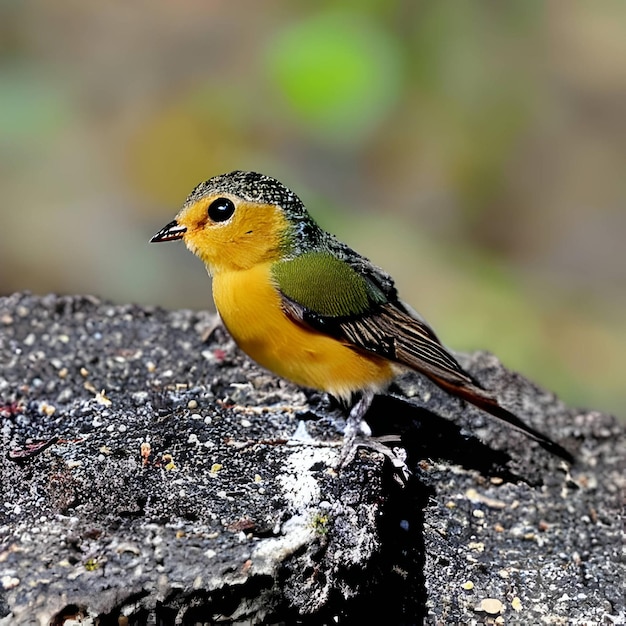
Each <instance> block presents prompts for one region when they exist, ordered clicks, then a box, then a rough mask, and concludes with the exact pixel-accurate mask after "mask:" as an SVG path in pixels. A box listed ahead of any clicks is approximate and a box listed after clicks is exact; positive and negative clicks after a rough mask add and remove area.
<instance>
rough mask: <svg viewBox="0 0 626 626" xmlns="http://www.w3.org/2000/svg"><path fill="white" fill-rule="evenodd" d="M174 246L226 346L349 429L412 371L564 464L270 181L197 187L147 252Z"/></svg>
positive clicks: (369, 269)
mask: <svg viewBox="0 0 626 626" xmlns="http://www.w3.org/2000/svg"><path fill="white" fill-rule="evenodd" d="M177 239H182V240H183V241H184V242H185V244H186V246H187V248H188V249H189V250H190V251H191V252H193V253H194V254H195V255H197V256H198V257H200V259H202V261H204V263H205V265H206V267H207V270H208V272H209V274H210V275H211V276H212V278H213V298H214V300H215V306H216V308H217V310H218V312H219V314H220V316H221V318H222V321H223V323H224V325H225V326H226V328H227V330H228V331H229V333H230V334H231V335H232V337H233V339H234V340H235V342H236V343H237V345H238V346H239V347H240V348H241V349H242V350H243V351H244V352H246V353H247V354H248V355H249V356H250V357H252V359H254V360H255V361H256V362H257V363H259V364H260V365H262V366H263V367H265V368H267V369H268V370H270V371H272V372H274V373H275V374H278V375H279V376H281V377H283V378H286V379H288V380H291V381H292V382H294V383H297V384H298V385H301V386H304V387H309V388H313V389H317V390H320V391H324V392H327V393H329V394H331V395H332V396H334V397H335V398H337V399H338V400H339V401H340V402H342V403H343V404H344V406H345V407H346V408H348V409H350V411H349V420H352V423H353V424H355V423H357V424H358V423H360V422H361V420H362V419H363V417H364V415H365V413H366V412H367V410H368V408H369V407H370V405H371V402H372V400H373V398H374V395H375V394H376V393H380V392H383V391H384V390H385V389H386V388H387V387H388V385H389V384H390V383H391V382H392V381H393V379H394V378H395V377H396V376H398V375H399V374H401V373H403V372H405V371H407V370H415V371H416V372H419V373H420V374H423V375H424V376H427V377H428V378H429V379H430V380H432V381H433V382H434V383H435V384H437V385H439V387H441V388H443V389H444V390H446V391H447V392H449V393H451V394H453V395H455V396H458V397H459V398H462V399H464V400H467V401H469V402H471V403H472V404H474V405H476V406H477V407H479V408H481V409H483V410H485V411H487V412H488V413H490V414H491V415H493V416H495V417H497V418H499V419H501V420H503V421H505V422H507V423H508V424H510V425H512V426H514V427H515V428H516V429H518V430H521V431H523V432H524V433H526V434H527V435H529V436H530V437H532V438H533V439H534V440H536V441H537V442H538V443H539V444H540V445H542V446H543V447H544V448H546V449H547V450H549V451H551V452H553V453H555V454H557V455H559V456H561V457H563V458H565V459H567V460H569V461H571V460H572V457H571V455H570V454H569V452H567V451H566V450H565V449H563V448H562V447H561V446H560V445H558V444H556V443H554V442H553V441H551V440H550V439H549V438H547V437H546V436H544V435H543V434H541V433H540V432H538V431H536V430H535V429H533V428H531V427H530V426H528V425H526V424H525V423H524V422H523V421H522V420H520V419H519V418H518V417H517V416H516V415H514V414H513V413H511V412H510V411H508V410H507V409H505V408H504V407H502V406H501V405H500V404H499V402H498V400H497V398H496V397H495V396H494V395H492V394H491V393H489V391H488V390H486V389H484V388H483V387H481V385H480V384H479V383H478V382H477V381H476V380H475V379H474V378H473V377H472V376H471V375H470V374H468V373H467V372H466V371H465V370H464V369H463V368H462V367H461V366H460V365H459V363H457V361H456V359H455V358H454V357H453V356H452V354H450V352H449V351H448V350H446V348H444V347H443V345H442V344H441V342H440V341H439V339H438V338H437V336H436V335H435V333H434V331H433V330H432V329H431V328H430V326H428V324H426V322H425V321H424V320H423V319H422V318H421V317H420V316H419V315H418V314H417V313H416V312H415V311H414V310H413V309H412V308H411V307H409V306H408V305H407V304H405V303H404V302H402V300H400V299H399V297H398V293H397V291H396V288H395V286H394V281H393V279H392V278H391V276H389V274H387V273H386V272H384V271H383V270H382V269H380V268H379V267H377V266H376V265H374V264H373V263H371V262H370V261H369V260H368V259H366V258H365V257H363V256H361V255H360V254H358V253H357V252H355V251H354V250H352V249H351V248H349V247H348V246H347V245H346V244H344V243H342V242H341V241H339V240H338V239H336V238H335V237H334V236H333V235H331V234H329V233H327V232H326V231H324V230H322V229H321V228H320V227H319V226H318V225H317V224H316V223H315V221H314V220H313V219H312V218H311V216H310V215H309V213H308V211H307V209H306V208H305V206H304V204H303V203H302V201H301V200H300V198H298V196H297V195H296V194H295V193H294V192H292V191H291V190H289V189H288V188H287V187H285V186H284V185H283V184H282V183H280V182H279V181H278V180H276V179H274V178H271V177H270V176H265V175H263V174H258V173H256V172H244V171H234V172H230V173H228V174H222V175H220V176H215V177H213V178H210V179H209V180H207V181H205V182H203V183H200V184H199V185H198V186H197V187H195V189H194V190H193V191H192V192H191V193H190V194H189V196H188V197H187V199H186V201H185V203H184V205H183V208H182V209H181V211H180V212H179V213H178V215H177V216H176V219H175V220H173V221H172V222H170V223H169V224H167V225H166V226H165V227H164V228H162V229H161V230H160V231H159V232H158V233H157V234H156V235H154V237H153V238H152V239H151V242H162V241H173V240H177Z"/></svg>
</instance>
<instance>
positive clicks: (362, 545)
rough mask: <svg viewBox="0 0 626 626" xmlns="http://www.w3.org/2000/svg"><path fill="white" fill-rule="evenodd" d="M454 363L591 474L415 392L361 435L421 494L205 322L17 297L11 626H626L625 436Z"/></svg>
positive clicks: (433, 391) (8, 522)
mask: <svg viewBox="0 0 626 626" xmlns="http://www.w3.org/2000/svg"><path fill="white" fill-rule="evenodd" d="M211 331H212V332H211ZM210 332H211V334H210V336H209V337H208V338H207V337H206V335H207V334H208V333H210ZM459 358H462V359H463V364H464V365H465V366H466V367H468V368H469V369H470V371H471V372H472V374H473V375H475V376H476V377H477V378H479V379H480V380H481V382H483V384H484V385H485V386H487V387H489V388H490V389H493V390H495V391H496V392H497V393H498V395H499V397H501V399H502V400H503V401H504V402H505V403H506V405H507V407H508V408H510V409H512V410H513V411H515V412H517V413H518V414H519V415H520V416H521V417H523V418H524V419H525V420H526V421H528V423H530V424H531V425H533V426H535V427H537V428H539V429H540V430H542V431H543V432H545V433H546V434H548V435H550V436H551V437H552V438H554V439H556V440H558V441H559V442H560V443H561V444H563V445H564V446H565V447H567V448H568V449H569V450H571V451H572V452H573V453H574V454H575V455H576V456H577V458H578V463H577V464H576V465H575V466H574V467H573V468H570V467H568V465H567V464H565V463H564V462H562V461H561V460H560V459H558V458H556V457H553V456H551V455H549V454H548V453H546V452H545V451H544V450H542V449H541V448H539V447H538V446H537V445H536V444H535V443H534V442H532V441H530V440H528V439H526V438H525V437H524V436H523V435H522V434H520V433H518V432H514V431H511V430H509V429H507V428H506V427H504V426H502V425H500V424H499V423H497V422H495V421H494V420H493V419H491V418H490V417H489V416H487V415H485V414H484V413H482V412H480V411H479V410H477V409H474V408H472V407H468V406H464V405H463V404H461V403H460V402H459V401H458V400H455V399H453V398H451V397H449V396H448V395H447V394H445V393H444V392H442V391H441V390H439V389H438V388H436V387H434V386H433V385H431V384H430V383H429V382H428V381H426V380H424V379H422V378H421V377H419V376H417V375H407V376H405V377H403V378H402V379H400V380H399V381H398V383H397V385H395V386H394V388H393V389H392V390H391V392H390V394H388V395H386V396H383V397H379V398H377V400H376V401H375V404H374V406H373V408H372V411H371V412H370V414H369V416H368V421H369V423H370V426H371V427H372V430H373V433H374V435H391V436H394V435H398V434H400V435H401V437H402V447H403V449H404V450H406V466H407V467H408V468H409V470H410V475H409V476H408V478H407V477H403V474H402V472H400V471H399V470H398V469H397V468H394V465H393V464H392V463H390V462H389V460H388V455H384V454H381V453H380V452H379V451H377V449H376V446H371V447H372V448H375V449H370V448H369V447H366V448H363V449H361V450H360V451H359V452H358V454H357V455H356V457H355V458H354V460H352V461H351V462H350V463H349V464H348V465H347V466H346V467H343V468H341V469H340V470H336V469H335V467H336V465H337V462H338V459H339V455H340V451H341V445H342V437H341V429H342V427H343V419H342V417H341V414H340V413H339V412H338V411H337V410H336V409H335V408H333V407H332V406H331V405H329V404H328V402H327V401H326V400H325V399H323V398H321V397H320V396H319V395H318V394H315V393H309V392H306V393H305V392H303V391H302V390H300V389H298V388H296V387H294V386H293V385H290V384H288V383H286V382H284V381H281V380H279V379H276V378H274V377H272V376H269V375H268V374H267V372H265V371H263V370H261V369H260V368H258V367H257V366H256V365H254V364H253V363H251V362H250V361H249V360H248V359H247V358H246V357H245V356H243V355H242V354H241V353H240V352H239V351H238V350H237V348H236V347H235V346H234V344H233V343H232V341H231V340H230V339H229V338H228V337H227V335H226V334H225V332H224V331H223V329H221V328H220V327H217V328H215V319H214V317H213V316H211V315H210V314H207V313H199V312H191V311H173V312H166V311H162V310H160V309H149V308H141V307H138V306H114V305H111V304H109V303H106V302H101V301H100V300H98V299H96V298H92V297H59V296H46V297H35V296H31V295H28V294H14V295H13V296H10V297H7V298H1V299H0V423H1V425H2V439H1V446H2V449H1V452H2V459H3V462H2V465H1V466H0V467H1V479H2V483H1V486H0V498H1V499H0V625H2V626H7V625H9V624H10V625H11V626H13V625H16V626H19V625H22V624H24V625H27V624H28V625H35V624H37V625H38V624H41V625H47V624H55V625H57V624H58V625H61V624H66V625H69V624H71V623H78V622H79V623H82V624H90V623H91V624H96V623H98V624H118V623H127V624H132V625H137V626H139V625H144V624H155V623H158V624H164V625H167V624H174V623H183V624H196V623H204V622H210V623H212V622H213V621H217V620H222V621H225V622H226V623H228V622H231V623H234V622H245V623H260V622H264V621H265V622H272V623H273V622H284V623H291V622H295V621H298V622H301V623H310V624H324V623H331V622H333V623H335V622H339V623H354V622H361V621H363V620H368V621H369V622H380V623H382V622H384V623H400V622H403V623H428V624H431V623H432V624H450V623H472V622H473V623H479V622H480V623H520V624H522V623H523V624H531V623H540V622H541V623H572V622H576V620H579V621H586V622H587V623H614V624H615V623H623V622H620V620H623V619H624V616H625V613H624V604H623V598H622V581H623V580H624V573H625V572H624V566H623V564H621V563H620V560H619V551H620V532H621V524H622V523H623V518H622V517H621V515H622V513H621V503H620V489H622V488H623V482H624V479H623V475H624V474H623V473H624V429H623V427H622V426H620V425H619V424H618V423H617V422H616V420H615V419H613V418H611V417H609V416H606V415H602V414H600V413H597V412H590V411H577V410H573V409H568V408H567V407H565V406H564V405H563V404H562V403H561V402H559V401H558V399H556V398H555V397H554V396H553V395H552V394H549V393H546V392H545V391H542V390H541V389H539V388H537V387H536V386H535V385H534V384H532V383H531V382H530V381H528V380H526V379H524V378H522V377H521V376H519V375H517V374H514V373H511V372H508V371H507V370H506V369H504V368H503V367H502V365H501V364H500V363H499V362H498V361H497V360H496V359H495V358H494V357H493V356H490V355H487V354H482V353H477V354H473V355H471V356H467V355H465V356H464V355H459ZM399 454H400V453H399ZM400 456H402V454H400ZM468 583H470V584H468ZM496 607H497V609H498V610H497V611H496V610H495V609H496ZM80 620H82V621H80ZM489 620H492V621H491V622H489ZM497 620H503V621H501V622H498V621H497Z"/></svg>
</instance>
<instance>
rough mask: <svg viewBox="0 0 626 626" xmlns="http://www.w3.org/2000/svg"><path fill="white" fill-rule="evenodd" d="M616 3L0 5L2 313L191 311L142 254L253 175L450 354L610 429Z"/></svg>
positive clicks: (184, 257)
mask: <svg viewBox="0 0 626 626" xmlns="http://www.w3.org/2000/svg"><path fill="white" fill-rule="evenodd" d="M624 59H626V3H624V2H621V1H620V0H614V1H610V0H607V1H606V2H584V1H582V0H581V1H579V0H555V1H554V2H550V3H545V2H540V1H539V0H509V1H507V2H497V1H495V0H492V1H487V0H486V1H484V2H471V3H470V2H467V3H459V2H456V1H455V0H438V1H437V2H430V1H413V2H408V1H401V0H398V1H394V0H360V1H359V2H356V1H341V2H337V1H333V2H306V1H304V0H301V1H299V2H294V1H293V0H268V1H266V2H252V1H239V0H236V1H229V2H226V1H217V0H213V1H211V0H182V1H180V2H169V1H167V0H135V1H134V2H132V3H130V2H125V1H123V0H109V1H108V2H99V3H95V2H84V1H82V0H55V2H46V1H45V0H24V1H19V0H2V1H0V85H1V86H0V139H1V144H0V184H1V189H2V202H1V208H0V294H8V293H11V292H13V291H16V290H25V289H28V290H31V291H33V292H35V293H42V294H43V293H47V292H57V293H93V294H97V295H99V296H102V297H104V298H107V299H110V300H112V301H114V302H118V303H125V302H138V303H141V304H158V305H162V306H164V307H168V308H211V307H212V306H213V305H212V300H211V295H210V285H209V280H208V278H207V276H206V274H205V271H204V269H203V266H202V264H201V263H200V261H198V260H197V259H196V258H195V257H193V256H192V255H191V254H189V253H188V252H187V251H186V250H185V249H184V246H183V245H182V244H181V243H177V244H168V245H165V244H160V245H149V244H148V240H149V238H150V237H151V236H152V235H153V234H154V233H155V232H156V231H157V230H159V229H160V228H161V227H162V226H163V225H165V223H167V222H169V221H170V220H171V219H172V218H173V217H174V215H175V213H176V212H177V211H178V209H179V207H180V205H181V204H182V202H183V201H184V198H185V196H186V195H187V193H188V192H189V191H190V190H191V188H192V187H193V186H194V185H195V184H196V183H198V182H200V181H201V180H204V179H206V178H209V177H211V176H213V175H215V174H218V173H222V172H226V171H229V170H232V169H254V170H258V171H261V172H263V173H267V174H271V175H273V176H275V177H277V178H279V179H280V180H282V181H283V182H284V183H285V184H287V185H288V186H290V187H291V188H293V189H294V190H295V191H296V192H297V193H298V194H299V195H300V196H301V197H302V198H303V200H304V201H305V203H306V204H307V206H308V207H309V209H310V211H311V212H312V213H313V215H314V216H315V217H316V218H317V219H318V221H319V222H320V223H321V224H322V226H324V227H325V228H326V229H327V230H330V231H332V232H334V233H335V234H337V235H338V236H339V237H340V238H341V239H343V240H344V241H346V242H348V243H349V244H350V245H352V246H353V247H355V248H356V249H357V250H359V251H360V252H361V253H363V254H365V255H366V256H368V257H370V258H371V259H373V260H374V261H375V262H376V263H377V264H379V265H381V266H383V267H384V268H385V269H386V270H387V271H389V272H390V273H391V274H393V275H394V276H395V277H396V279H397V283H398V285H399V288H400V291H401V293H402V295H403V297H404V299H405V300H407V301H409V302H410V303H411V304H412V305H413V306H414V307H415V308H417V309H418V310H419V311H420V312H421V313H422V314H423V315H424V316H425V317H426V319H428V320H429V321H430V322H431V324H432V325H433V326H434V327H435V328H436V330H437V332H438V334H439V335H440V337H442V339H443V340H444V342H445V343H446V344H447V345H449V346H451V347H453V348H454V349H457V350H473V349H488V350H491V351H493V352H494V353H496V354H497V355H498V356H499V357H500V358H501V359H502V360H503V361H504V363H505V364H506V365H508V366H509V367H512V368H516V369H518V370H520V371H522V372H523V373H524V374H525V375H527V376H529V377H530V378H532V379H534V380H536V381H537V382H538V383H539V384H541V385H542V386H544V387H547V388H549V389H552V390H554V391H555V392H557V393H558V394H559V395H561V396H562V397H563V399H564V400H566V401H567V402H569V403H571V404H574V405H579V406H589V407H593V408H599V409H604V410H608V411H612V412H614V413H616V414H618V415H620V416H622V417H624V416H626V411H625V407H626V385H625V384H624V383H625V376H624V374H625V372H626V367H624V354H625V353H626V290H625V286H626V252H624V245H625V244H624V239H625V235H626V172H625V163H626V115H625V113H626V71H625V70H624Z"/></svg>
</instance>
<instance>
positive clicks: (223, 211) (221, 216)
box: [208, 198, 235, 222]
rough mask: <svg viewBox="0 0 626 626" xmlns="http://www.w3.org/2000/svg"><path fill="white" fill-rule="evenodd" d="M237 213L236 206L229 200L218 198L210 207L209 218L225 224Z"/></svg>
mask: <svg viewBox="0 0 626 626" xmlns="http://www.w3.org/2000/svg"><path fill="white" fill-rule="evenodd" d="M234 212H235V205H234V204H233V201H232V200H229V199H228V198H217V199H216V200H213V202H211V204H210V205H209V211H208V213H209V217H210V218H211V219H212V220H213V221H214V222H225V221H226V220H227V219H230V217H231V216H232V214H233V213H234Z"/></svg>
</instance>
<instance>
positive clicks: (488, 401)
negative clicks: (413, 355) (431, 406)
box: [432, 376, 574, 464]
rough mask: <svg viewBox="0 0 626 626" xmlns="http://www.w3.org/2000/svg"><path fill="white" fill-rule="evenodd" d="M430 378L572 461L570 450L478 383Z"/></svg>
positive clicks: (545, 448)
mask: <svg viewBox="0 0 626 626" xmlns="http://www.w3.org/2000/svg"><path fill="white" fill-rule="evenodd" d="M432 380H433V382H435V383H436V384H437V385H439V386H440V387H442V388H443V389H445V390H446V391H449V392H450V393H452V394H453V395H456V396H458V397H460V398H463V399H464V400H467V401H468V402H470V403H471V404H473V405H475V406H477V407H478V408H480V409H482V410H483V411H486V412H487V413H489V414H490V415H493V416H494V417H497V418H498V419H500V420H502V421H503V422H505V423H506V424H508V425H510V426H513V428H515V429H516V430H518V431H520V432H522V433H524V434H526V435H527V436H529V437H530V438H531V439H534V440H535V441H536V442H537V443H538V444H539V445H540V446H541V447H542V448H544V450H547V451H548V452H551V453H552V454H556V455H557V456H559V457H561V458H562V459H564V460H565V461H567V462H569V463H572V464H573V463H574V457H573V456H572V454H571V453H570V452H568V451H567V450H566V449H565V448H563V447H562V446H560V445H559V444H558V443H556V442H554V441H552V439H550V438H549V437H547V436H546V435H544V434H543V433H540V432H539V431H538V430H535V429H534V428H533V427H532V426H529V425H528V424H526V423H525V422H523V421H522V420H521V419H520V418H519V417H517V415H515V414H514V413H511V411H508V410H507V409H505V408H504V407H503V406H502V405H501V404H500V403H499V402H498V400H497V399H496V398H494V397H493V396H492V395H490V394H489V393H488V392H487V391H485V390H484V389H482V388H481V387H480V386H478V384H475V385H469V384H467V383H465V384H460V385H459V384H454V383H451V382H450V381H448V380H445V379H442V378H439V377H435V376H433V377H432Z"/></svg>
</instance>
